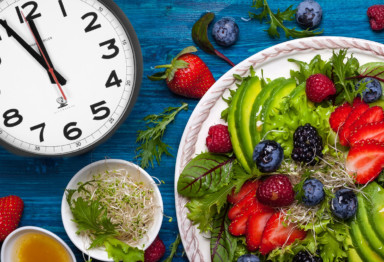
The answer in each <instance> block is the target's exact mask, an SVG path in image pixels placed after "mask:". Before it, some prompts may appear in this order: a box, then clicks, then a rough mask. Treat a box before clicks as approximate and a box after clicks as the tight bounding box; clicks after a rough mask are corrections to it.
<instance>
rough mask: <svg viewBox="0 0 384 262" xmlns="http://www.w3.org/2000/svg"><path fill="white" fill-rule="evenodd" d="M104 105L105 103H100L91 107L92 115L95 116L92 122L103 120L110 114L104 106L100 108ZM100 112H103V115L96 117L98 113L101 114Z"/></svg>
mask: <svg viewBox="0 0 384 262" xmlns="http://www.w3.org/2000/svg"><path fill="white" fill-rule="evenodd" d="M105 104H106V102H105V101H100V102H98V103H96V104H93V105H91V111H92V114H94V115H95V117H94V118H93V120H103V119H105V118H107V117H108V116H109V114H110V113H111V110H109V108H108V107H106V106H102V105H105ZM101 112H104V113H103V114H101V115H99V116H96V115H97V114H98V113H101Z"/></svg>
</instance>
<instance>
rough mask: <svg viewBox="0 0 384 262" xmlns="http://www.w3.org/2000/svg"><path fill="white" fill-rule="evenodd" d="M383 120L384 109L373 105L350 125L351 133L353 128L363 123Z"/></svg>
mask: <svg viewBox="0 0 384 262" xmlns="http://www.w3.org/2000/svg"><path fill="white" fill-rule="evenodd" d="M383 120H384V111H383V108H382V107H380V106H373V107H371V108H368V109H367V111H365V112H364V113H363V114H362V115H361V117H360V118H359V119H357V120H356V121H355V122H353V124H352V125H351V127H350V130H351V133H352V131H353V130H355V129H356V128H359V127H361V126H363V125H366V124H370V123H374V122H381V121H383ZM348 140H349V139H348Z"/></svg>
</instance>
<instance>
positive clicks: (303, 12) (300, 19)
mask: <svg viewBox="0 0 384 262" xmlns="http://www.w3.org/2000/svg"><path fill="white" fill-rule="evenodd" d="M322 16H323V10H322V9H321V6H320V5H319V3H318V2H316V1H313V0H305V1H303V2H301V3H300V4H299V5H298V6H297V12H296V22H297V23H298V24H299V25H300V27H302V28H303V29H312V28H315V27H317V26H318V25H319V24H320V22H321V17H322Z"/></svg>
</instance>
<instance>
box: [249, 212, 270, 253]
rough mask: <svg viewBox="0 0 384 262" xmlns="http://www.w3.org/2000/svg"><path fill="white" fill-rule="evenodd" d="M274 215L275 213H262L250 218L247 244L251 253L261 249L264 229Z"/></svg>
mask: <svg viewBox="0 0 384 262" xmlns="http://www.w3.org/2000/svg"><path fill="white" fill-rule="evenodd" d="M273 213H274V212H273V211H272V212H261V213H255V214H252V215H251V216H250V217H249V219H248V222H247V230H246V242H247V249H248V250H249V251H256V250H257V249H258V248H259V247H260V244H261V238H262V235H263V231H264V228H265V226H266V224H267V222H268V220H269V218H270V217H271V216H272V215H273Z"/></svg>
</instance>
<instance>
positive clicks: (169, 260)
mask: <svg viewBox="0 0 384 262" xmlns="http://www.w3.org/2000/svg"><path fill="white" fill-rule="evenodd" d="M180 243H181V238H180V234H178V235H177V237H176V240H175V242H173V243H172V244H171V254H170V255H169V257H167V258H166V259H165V260H164V261H163V262H172V260H173V257H174V256H175V254H176V252H177V248H178V247H179V245H180Z"/></svg>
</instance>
